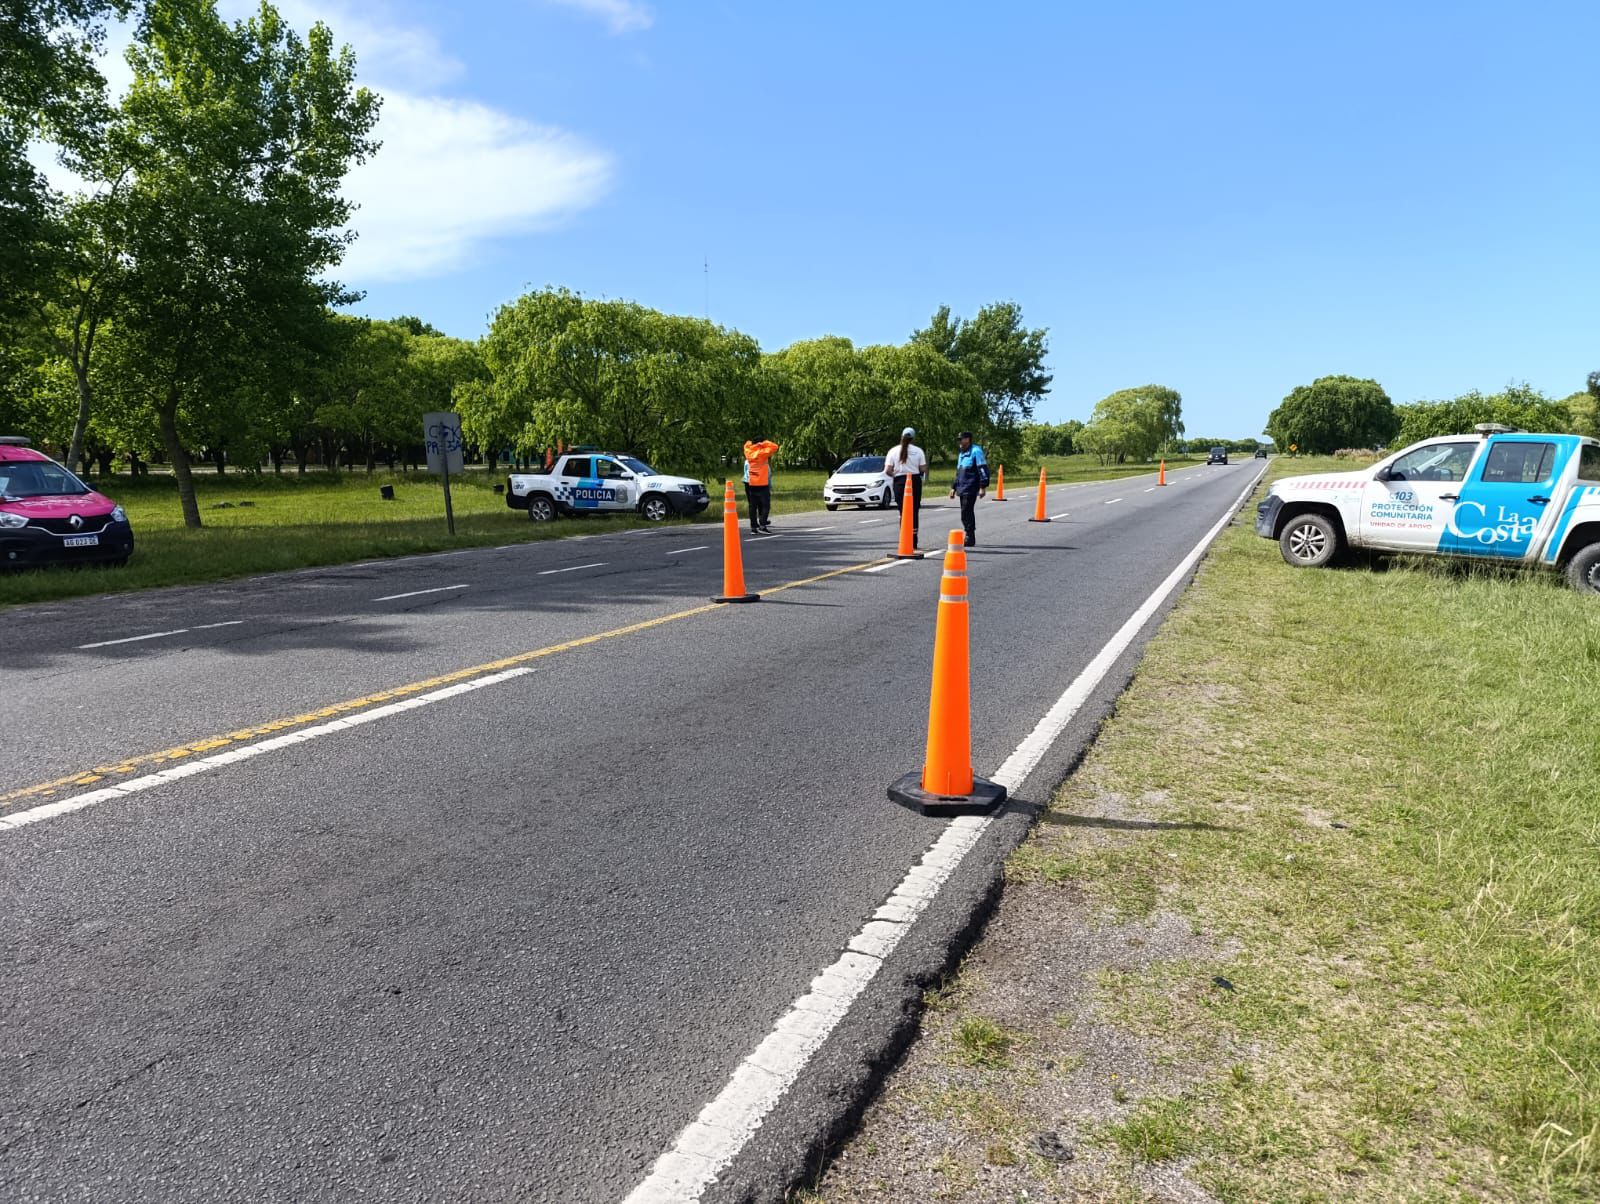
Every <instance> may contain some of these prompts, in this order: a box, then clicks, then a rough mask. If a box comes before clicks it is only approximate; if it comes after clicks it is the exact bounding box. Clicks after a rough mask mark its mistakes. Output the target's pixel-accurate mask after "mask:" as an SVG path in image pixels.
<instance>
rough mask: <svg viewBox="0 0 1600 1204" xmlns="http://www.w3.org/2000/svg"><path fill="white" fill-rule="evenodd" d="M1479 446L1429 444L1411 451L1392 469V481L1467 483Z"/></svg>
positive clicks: (1393, 465)
mask: <svg viewBox="0 0 1600 1204" xmlns="http://www.w3.org/2000/svg"><path fill="white" fill-rule="evenodd" d="M1477 451H1478V444H1477V443H1476V442H1473V441H1470V440H1469V441H1463V442H1461V443H1430V444H1428V446H1427V447H1419V448H1417V449H1416V450H1415V451H1409V452H1407V453H1406V454H1405V455H1403V456H1401V457H1400V458H1399V459H1398V460H1396V461H1395V462H1394V463H1393V464H1391V465H1390V466H1389V479H1390V480H1391V481H1464V480H1466V479H1467V469H1468V468H1470V467H1472V457H1473V456H1474V455H1476V454H1477Z"/></svg>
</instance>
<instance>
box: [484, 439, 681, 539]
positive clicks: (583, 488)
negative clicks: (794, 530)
mask: <svg viewBox="0 0 1600 1204" xmlns="http://www.w3.org/2000/svg"><path fill="white" fill-rule="evenodd" d="M710 504H711V498H710V496H709V495H708V494H707V493H706V487H705V483H704V482H702V481H696V480H694V479H693V478H692V477H673V476H667V475H666V474H665V473H660V472H657V471H656V470H655V469H653V468H651V467H650V465H648V464H646V463H645V462H644V461H643V460H636V459H634V457H632V456H624V455H618V454H616V453H614V452H590V451H586V452H577V453H573V452H568V453H567V454H566V455H564V456H562V457H561V458H560V459H559V460H557V461H556V462H555V463H554V464H553V465H551V467H550V471H549V472H524V473H515V472H514V473H512V474H511V475H510V476H508V477H507V478H506V505H508V506H510V507H511V508H512V509H513V510H526V511H527V512H528V517H529V518H530V519H532V520H533V521H534V522H536V523H547V522H549V521H550V520H552V519H554V518H556V517H558V516H559V515H563V514H565V515H573V514H626V513H635V514H639V515H641V516H643V517H644V518H647V519H649V520H650V521H651V522H654V523H658V522H661V521H662V520H663V519H668V518H672V517H674V516H675V515H676V516H683V515H689V514H699V513H700V512H701V511H702V510H704V509H705V508H706V507H707V506H708V505H710Z"/></svg>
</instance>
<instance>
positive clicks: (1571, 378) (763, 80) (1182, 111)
mask: <svg viewBox="0 0 1600 1204" xmlns="http://www.w3.org/2000/svg"><path fill="white" fill-rule="evenodd" d="M282 8H283V11H284V12H285V14H286V15H287V16H289V17H290V18H291V19H292V20H294V21H295V22H296V23H297V24H300V25H304V24H306V23H308V22H309V20H311V19H313V18H315V17H321V18H322V19H324V20H326V21H327V22H328V24H329V25H330V26H331V27H332V28H333V31H334V33H335V35H336V37H338V38H339V39H341V40H345V41H349V42H350V43H352V45H353V46H354V48H355V50H356V52H357V55H358V58H359V60H360V62H361V64H362V67H361V70H362V75H363V78H364V79H365V80H367V81H368V82H370V83H371V84H373V86H375V87H377V88H378V89H379V90H380V91H382V92H383V93H384V94H385V96H386V97H387V106H386V116H385V119H384V121H383V123H382V124H381V126H380V131H379V133H380V136H382V137H383V138H384V139H385V140H386V146H385V149H384V151H382V152H380V154H379V155H378V156H377V158H376V159H375V160H374V162H373V163H372V164H371V165H370V166H369V167H367V168H365V169H362V171H361V173H360V174H358V175H357V176H356V177H354V178H353V179H352V181H351V191H352V194H353V195H355V196H357V197H358V198H359V199H360V200H361V201H362V204H363V211H362V213H361V214H360V215H358V218H357V222H356V225H357V228H358V230H360V231H361V233H362V238H361V240H360V242H359V243H358V245H357V247H356V249H355V251H354V252H353V253H352V256H351V259H350V261H349V263H348V264H347V267H346V270H345V272H344V273H343V274H344V276H345V278H346V279H347V280H348V281H349V282H350V283H352V284H354V285H356V286H357V287H361V288H364V289H366V290H367V297H366V300H365V301H364V302H363V303H362V305H361V306H359V307H358V308H359V309H360V310H361V311H362V312H366V313H371V314H373V315H377V316H387V315H392V314H397V313H415V314H418V315H420V316H422V317H424V318H426V319H427V320H429V321H431V322H433V323H434V324H435V325H437V326H440V327H441V328H443V329H445V330H447V331H449V332H450V333H452V334H457V335H462V336H466V337H475V336H477V335H479V334H481V333H482V332H483V331H484V330H485V329H486V328H487V324H488V320H489V318H490V316H491V315H492V313H493V311H494V309H495V308H496V307H497V306H498V305H500V304H502V303H504V302H506V301H509V300H511V299H513V298H514V297H516V296H517V295H518V294H519V293H521V292H522V291H524V290H526V289H528V288H533V287H539V286H542V285H545V284H559V285H566V286H568V287H570V288H573V289H575V290H577V291H579V292H582V293H585V294H589V295H596V296H599V295H604V296H609V297H626V298H630V299H633V300H636V301H639V302H642V303H644V304H647V305H652V306H656V307H658V308H661V309H665V310H672V311H676V312H683V313H693V314H698V313H701V312H702V311H703V310H705V309H706V307H707V287H706V286H707V275H706V273H705V271H704V267H703V265H704V264H705V263H706V262H707V261H709V265H710V272H709V313H710V316H711V317H712V319H713V320H715V321H717V322H720V323H723V324H726V325H730V326H734V327H737V328H738V329H740V330H743V331H745V332H747V333H749V334H751V335H753V336H755V337H756V338H757V339H758V340H759V341H760V342H761V344H762V346H763V347H766V348H768V349H777V348H779V347H782V346H784V345H785V344H787V343H789V342H791V341H793V340H795V339H802V338H810V337H815V336H818V335H822V334H841V335H847V336H849V337H850V338H852V339H854V340H856V341H857V342H858V343H873V342H898V341H900V340H903V339H904V338H905V337H906V336H907V335H908V334H909V333H910V332H911V331H912V330H913V329H914V328H915V327H917V326H919V325H922V324H924V323H925V322H926V320H927V318H928V316H929V315H930V314H931V313H932V312H933V310H934V309H935V308H936V307H937V306H938V305H940V304H941V303H948V304H949V305H951V306H952V307H953V308H954V309H955V310H956V312H958V313H966V314H970V313H971V312H972V311H974V310H976V309H977V307H978V306H980V305H982V304H984V303H985V302H988V301H992V300H998V299H1006V298H1009V299H1014V300H1016V301H1018V302H1020V303H1021V305H1022V307H1023V311H1024V313H1025V315H1026V317H1027V319H1028V321H1029V323H1030V325H1042V326H1046V327H1048V328H1049V329H1050V346H1051V354H1050V367H1051V369H1052V370H1053V371H1054V373H1055V384H1054V387H1053V389H1052V392H1051V395H1050V397H1049V398H1048V399H1047V400H1046V401H1045V402H1044V404H1043V405H1042V406H1041V408H1040V412H1039V416H1040V417H1042V418H1045V419H1048V420H1052V421H1058V420H1061V419H1065V418H1069V417H1078V418H1086V417H1088V414H1089V411H1090V409H1091V408H1092V406H1093V404H1094V402H1095V401H1096V400H1097V399H1098V398H1100V397H1102V396H1104V395H1105V394H1106V393H1109V392H1111V391H1113V390H1115V389H1118V388H1123V387H1126V386H1129V385H1137V384H1143V383H1146V382H1151V381H1154V382H1159V383H1162V384H1167V385H1171V386H1172V387H1174V388H1177V389H1179V390H1180V391H1181V392H1182V393H1183V396H1184V414H1185V418H1186V422H1187V426H1188V429H1189V431H1190V433H1191V434H1193V435H1213V434H1220V435H1227V436H1248V435H1253V434H1256V433H1258V432H1259V431H1260V430H1261V425H1262V422H1263V420H1264V418H1265V416H1266V414H1267V413H1268V411H1269V410H1270V409H1271V408H1272V407H1273V406H1274V405H1276V404H1277V402H1278V401H1279V400H1280V399H1281V398H1282V397H1283V395H1284V394H1285V393H1287V392H1288V391H1289V390H1290V389H1291V388H1293V387H1294V386H1295V385H1297V384H1301V383H1304V382H1307V381H1309V380H1311V379H1313V378H1314V377H1316V376H1320V375H1324V374H1327V373H1339V372H1343V373H1350V374H1353V375H1358V376H1373V377H1376V378H1377V379H1378V380H1379V381H1380V382H1381V383H1382V384H1383V385H1384V386H1385V387H1386V388H1387V389H1388V391H1389V393H1390V395H1391V396H1392V397H1394V399H1395V400H1396V401H1397V402H1404V401H1411V400H1415V399H1417V398H1421V397H1442V396H1453V395H1455V394H1457V393H1460V392H1464V391H1466V390H1468V389H1473V388H1478V389H1483V390H1486V391H1488V390H1493V389H1496V388H1499V387H1501V386H1502V385H1504V384H1506V383H1508V382H1510V381H1523V380H1525V381H1527V382H1528V383H1530V384H1532V385H1533V386H1534V387H1536V388H1539V389H1543V390H1545V391H1546V392H1548V393H1551V394H1553V395H1556V396H1563V395H1565V394H1567V393H1569V392H1572V391H1574V390H1576V389H1578V388H1581V387H1582V385H1583V380H1584V377H1585V375H1586V374H1587V373H1588V372H1589V371H1590V370H1592V369H1600V345H1597V338H1596V335H1597V322H1596V317H1597V314H1596V309H1597V301H1596V299H1595V290H1594V288H1593V282H1594V281H1595V280H1596V279H1597V278H1600V270H1597V269H1600V237H1597V236H1600V228H1597V227H1600V218H1597V213H1600V207H1597V201H1600V156H1597V155H1596V153H1595V152H1596V149H1597V147H1596V129H1597V124H1596V118H1597V116H1600V112H1597V102H1596V99H1595V97H1596V93H1595V85H1594V81H1593V73H1592V70H1591V68H1590V64H1589V56H1588V49H1589V48H1590V47H1592V46H1593V45H1594V44H1595V42H1596V40H1597V38H1600V6H1597V5H1594V4H1592V3H1589V4H1576V3H1571V4H1567V3H1560V4H1557V3H1537V2H1535V3H1529V4H1523V5H1512V4H1510V3H1498V4H1488V3H1452V4H1442V3H1441V4H1425V3H1394V2H1392V0H1391V2H1390V3H1384V4H1370V3H1341V4H1337V5H1335V4H1286V3H1282V2H1281V0H1279V2H1276V3H1230V2H1228V0H1213V2H1208V3H1198V2H1195V3H1176V2H1169V3H1125V4H1110V3H1107V4H1102V5H1066V4H1021V3H1014V4H1003V3H995V4H989V5H976V4H954V3H930V2H924V3H874V2H872V0H856V2H855V3H833V2H824V3H805V4H798V5H776V4H772V5H769V4H759V3H744V4H735V3H672V2H670V0H654V2H651V3H642V2H638V0H504V2H501V3H494V4H490V3H477V2H471V0H469V2H464V3H457V4H454V5H451V6H448V7H446V6H443V5H430V4H424V3H419V2H409V3H408V2H402V0H378V2H374V3H363V4H360V5H357V4H355V3H354V2H353V0H352V2H350V3H323V2H321V0H291V2H289V3H284V4H283V5H282Z"/></svg>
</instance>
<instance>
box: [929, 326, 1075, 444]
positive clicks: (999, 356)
mask: <svg viewBox="0 0 1600 1204" xmlns="http://www.w3.org/2000/svg"><path fill="white" fill-rule="evenodd" d="M1048 334H1049V332H1048V331H1047V330H1045V329H1044V328H1043V327H1041V328H1039V329H1037V330H1029V329H1028V328H1027V327H1026V326H1025V325H1024V324H1023V321H1022V307H1021V306H1020V305H1018V304H1017V303H1016V302H1015V301H997V302H995V303H994V304H992V305H985V306H984V307H983V308H982V309H980V310H979V311H978V314H977V316H976V317H975V318H973V319H972V320H971V321H967V320H965V319H962V318H959V317H953V316H952V315H951V313H950V307H949V306H948V305H941V306H940V307H939V308H938V310H937V311H936V312H935V313H934V315H933V318H932V319H931V320H930V321H929V323H928V325H927V327H926V328H925V329H922V330H918V331H914V332H913V333H912V335H911V341H912V342H913V343H920V344H923V345H924V346H927V347H931V348H932V349H933V350H934V351H937V352H938V353H939V354H940V355H942V356H944V357H945V358H946V359H947V360H949V361H950V362H951V363H954V364H959V365H960V366H961V367H963V368H965V369H966V370H967V371H968V372H970V373H971V374H972V376H973V378H974V379H975V380H976V381H977V382H978V386H979V388H981V389H982V390H983V396H984V401H985V403H986V405H987V409H988V421H987V423H986V424H985V425H986V426H987V427H988V428H989V429H990V430H991V431H993V432H995V433H996V434H1002V433H1009V432H1014V431H1016V430H1017V429H1018V428H1019V427H1020V426H1021V425H1022V423H1023V422H1025V421H1026V420H1027V419H1029V418H1031V417H1032V416H1033V407H1034V406H1035V405H1036V404H1037V403H1038V401H1039V399H1040V398H1042V397H1043V396H1044V395H1045V393H1047V392H1048V391H1049V389H1050V380H1051V378H1050V376H1049V375H1048V374H1047V373H1046V372H1045V371H1044V358H1045V355H1046V354H1047V352H1048V350H1049V341H1048Z"/></svg>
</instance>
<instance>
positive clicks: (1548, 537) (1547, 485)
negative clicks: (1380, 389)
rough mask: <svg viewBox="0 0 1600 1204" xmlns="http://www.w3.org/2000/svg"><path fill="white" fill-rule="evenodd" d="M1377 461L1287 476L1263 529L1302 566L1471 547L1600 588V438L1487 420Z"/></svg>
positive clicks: (1264, 507)
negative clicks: (1370, 554) (1348, 552)
mask: <svg viewBox="0 0 1600 1204" xmlns="http://www.w3.org/2000/svg"><path fill="white" fill-rule="evenodd" d="M1476 429H1477V432H1478V433H1477V435H1475V436H1474V435H1450V436H1445V437H1443V438H1438V439H1425V440H1423V441H1422V442H1421V443H1417V444H1414V445H1412V446H1411V447H1408V448H1406V449H1405V450H1404V451H1401V452H1397V453H1395V454H1394V455H1392V456H1390V457H1389V458H1388V459H1386V460H1381V461H1379V462H1378V463H1377V464H1376V465H1374V466H1373V467H1371V468H1366V469H1361V470H1359V471H1356V472H1330V473H1319V474H1317V475H1314V476H1303V477H1285V478H1284V479H1283V480H1280V481H1278V482H1276V483H1275V484H1274V485H1273V486H1272V488H1271V490H1269V491H1268V493H1267V497H1266V500H1265V501H1263V502H1262V503H1261V504H1260V505H1259V506H1258V507H1257V511H1256V533H1257V534H1259V535H1262V536H1265V537H1266V538H1268V539H1275V540H1277V541H1278V546H1279V547H1280V548H1281V549H1282V551H1283V558H1284V559H1285V560H1287V561H1288V562H1289V563H1290V564H1292V565H1296V566H1300V567H1318V566H1321V565H1325V564H1328V563H1329V562H1330V561H1332V560H1333V559H1334V558H1335V557H1336V556H1337V555H1338V554H1339V553H1340V552H1341V551H1342V550H1344V549H1345V548H1370V549H1373V550H1375V551H1383V552H1416V553H1421V554H1423V555H1434V556H1468V557H1479V558H1486V559H1493V560H1496V561H1500V562H1510V563H1520V564H1525V565H1528V566H1530V567H1537V568H1545V569H1556V570H1560V571H1562V572H1564V573H1565V574H1566V576H1567V581H1568V582H1569V583H1570V584H1571V585H1572V586H1573V588H1574V589H1577V590H1580V591H1582V592H1583V593H1589V594H1600V440H1595V439H1590V438H1586V437H1584V436H1580V435H1545V434H1533V433H1529V432H1526V431H1514V430H1512V429H1510V428H1509V427H1504V426H1497V425H1495V424H1493V423H1483V424H1481V425H1480V426H1478V427H1477V428H1476Z"/></svg>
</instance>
